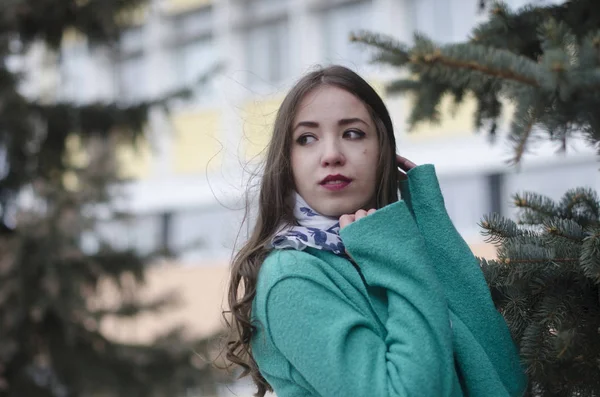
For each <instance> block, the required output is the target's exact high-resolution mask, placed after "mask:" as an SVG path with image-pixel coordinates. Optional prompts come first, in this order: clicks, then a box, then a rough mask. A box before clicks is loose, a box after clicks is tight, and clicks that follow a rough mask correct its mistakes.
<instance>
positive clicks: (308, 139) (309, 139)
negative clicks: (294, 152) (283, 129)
mask: <svg viewBox="0 0 600 397" xmlns="http://www.w3.org/2000/svg"><path fill="white" fill-rule="evenodd" d="M316 139H317V138H315V137H314V136H312V135H302V136H301V137H299V138H298V139H296V142H297V143H298V144H299V145H301V146H304V145H308V144H309V143H311V142H313V141H315V140H316Z"/></svg>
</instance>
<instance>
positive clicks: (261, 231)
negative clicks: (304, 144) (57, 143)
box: [224, 66, 398, 397]
mask: <svg viewBox="0 0 600 397" xmlns="http://www.w3.org/2000/svg"><path fill="white" fill-rule="evenodd" d="M321 85H332V86H336V87H339V88H342V89H344V90H346V91H348V92H349V93H351V94H353V95H355V96H356V97H357V98H359V99H360V100H361V101H362V102H363V103H364V105H365V106H366V107H367V109H368V111H369V113H370V115H371V117H372V119H373V122H374V123H375V126H376V127H377V136H378V140H379V163H378V167H377V180H378V181H379V184H378V187H377V192H376V203H377V208H381V207H383V206H385V205H387V204H390V203H393V202H395V201H397V200H398V180H397V178H398V169H397V166H396V157H395V154H396V140H395V138H394V128H393V126H392V121H391V119H390V116H389V113H388V111H387V109H386V107H385V104H384V103H383V100H382V99H381V98H380V97H379V95H377V93H376V92H375V90H374V89H373V88H372V87H371V86H370V85H369V84H368V83H367V82H366V81H365V80H363V79H362V78H361V77H360V76H359V75H357V74H356V73H354V72H353V71H351V70H350V69H347V68H345V67H343V66H329V67H326V68H321V69H319V70H316V71H314V72H311V73H309V74H307V75H305V76H304V77H302V78H301V79H300V80H299V81H298V82H297V83H296V85H294V87H293V88H292V89H291V90H290V92H289V93H288V94H287V96H286V97H285V99H284V100H283V103H282V104H281V107H280V108H279V111H278V112H277V117H276V118H275V125H274V128H273V135H272V137H271V141H270V142H269V145H268V147H267V153H266V161H265V163H264V169H263V174H262V178H261V184H260V191H259V196H258V216H257V218H256V223H255V225H254V228H253V230H252V233H251V235H250V238H249V239H248V241H247V242H246V243H245V244H244V245H243V247H242V248H241V249H240V250H239V251H238V253H237V254H236V256H235V257H234V258H233V261H232V266H231V277H230V281H229V292H228V303H229V308H230V312H224V314H225V313H231V316H230V318H229V320H227V318H226V321H227V324H228V326H229V330H230V336H229V339H228V342H227V348H226V358H227V360H229V361H230V362H231V363H233V364H237V365H239V366H241V367H242V368H243V371H242V374H241V376H240V377H244V376H246V375H248V374H250V375H251V376H252V380H253V381H254V383H255V384H256V386H257V388H258V391H257V393H256V394H255V396H257V397H263V396H264V395H265V393H266V392H267V391H272V388H271V386H270V385H269V383H268V382H267V380H266V379H265V378H263V376H262V375H261V374H260V372H259V370H258V366H257V364H256V361H255V360H254V358H253V357H252V348H251V346H250V341H251V339H252V335H253V333H254V330H255V326H254V325H253V324H252V319H251V315H252V313H251V311H252V301H253V299H254V296H255V293H256V283H257V278H258V272H259V270H260V267H261V264H262V262H263V260H264V259H265V257H266V256H267V254H268V253H269V251H270V249H269V247H268V244H269V242H270V241H271V239H272V238H273V235H274V234H275V232H276V231H277V230H278V228H279V227H280V225H281V224H282V223H283V222H288V223H293V222H294V217H293V208H291V206H290V205H289V202H288V200H287V198H288V197H289V196H290V193H291V192H292V190H293V189H294V182H293V181H294V178H293V174H292V167H291V165H290V154H291V143H292V142H291V141H292V136H291V131H292V123H293V121H294V117H295V115H296V112H297V109H298V106H299V104H300V102H301V101H302V99H303V98H304V96H305V95H306V94H307V93H309V92H310V91H311V90H313V89H315V88H316V87H319V86H321ZM248 210H249V207H247V208H246V218H245V219H247V215H248Z"/></svg>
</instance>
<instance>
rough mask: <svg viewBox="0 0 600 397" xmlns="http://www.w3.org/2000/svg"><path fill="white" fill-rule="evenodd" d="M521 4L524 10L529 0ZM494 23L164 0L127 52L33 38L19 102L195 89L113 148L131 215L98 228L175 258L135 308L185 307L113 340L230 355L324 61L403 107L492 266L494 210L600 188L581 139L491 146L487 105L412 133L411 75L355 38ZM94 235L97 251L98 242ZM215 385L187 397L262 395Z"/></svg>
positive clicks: (132, 319) (406, 4)
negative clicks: (269, 184) (278, 187)
mask: <svg viewBox="0 0 600 397" xmlns="http://www.w3.org/2000/svg"><path fill="white" fill-rule="evenodd" d="M5 1H8V0H5ZM83 3H85V2H83ZM507 3H508V4H509V5H510V6H511V7H513V8H514V7H520V6H522V5H524V4H525V3H527V2H526V1H523V0H510V1H508V2H507ZM485 18H487V14H486V13H484V12H481V10H480V7H479V1H476V0H149V1H148V2H145V3H141V4H139V5H138V6H136V8H135V10H134V11H133V12H129V13H128V14H127V15H126V17H125V18H124V19H123V20H122V21H121V22H120V25H119V26H121V27H122V29H123V33H122V35H121V36H120V38H119V39H118V41H117V42H116V43H115V45H114V47H115V48H116V50H115V48H112V47H111V49H110V50H108V49H107V48H106V47H105V46H103V45H97V44H95V43H93V42H91V41H90V40H89V38H88V37H86V35H84V34H82V33H81V32H77V31H76V30H68V29H67V30H65V31H64V32H63V34H62V35H61V39H60V42H59V45H58V47H57V49H56V50H53V49H51V48H49V46H48V45H47V44H45V43H43V42H42V41H40V42H35V41H33V42H32V43H33V44H31V45H30V46H29V47H28V48H27V51H25V52H23V53H21V54H19V55H18V56H12V57H8V58H6V59H5V62H6V64H7V65H8V66H7V67H8V68H9V70H12V71H19V73H22V74H23V75H24V77H23V79H22V81H21V83H20V86H19V92H20V93H21V94H22V95H23V96H24V97H27V98H34V99H35V100H36V101H39V102H40V103H44V104H51V103H63V102H68V103H70V104H73V105H74V106H78V105H81V106H87V105H90V104H95V103H112V102H117V103H121V104H124V105H127V104H134V103H139V102H148V101H150V102H151V101H154V100H156V99H157V98H161V97H164V96H165V95H168V94H169V93H171V92H174V91H177V90H179V89H181V88H188V89H189V90H190V92H189V94H191V95H190V96H189V97H188V98H187V99H179V98H176V99H174V100H173V101H171V103H170V107H169V110H168V111H167V110H166V109H165V108H163V107H161V106H150V107H148V118H147V120H144V122H143V128H142V129H143V131H144V134H143V136H141V137H139V138H138V139H136V140H124V141H119V142H118V143H116V144H115V145H114V146H113V147H112V148H113V149H114V150H112V151H111V156H114V159H115V161H116V164H117V174H118V175H119V177H120V178H124V179H125V181H126V182H125V183H124V184H123V189H122V191H121V195H120V196H119V198H118V199H115V200H116V201H115V202H116V203H118V208H119V211H123V212H127V213H128V216H127V218H126V219H122V218H106V219H105V218H102V217H100V218H99V219H98V221H97V222H96V223H95V226H94V231H95V233H96V234H97V235H99V236H102V239H103V241H105V242H107V243H109V244H112V245H113V246H114V247H117V248H119V249H121V250H129V251H132V252H135V253H137V254H139V255H150V254H151V253H155V252H157V251H161V252H162V251H166V252H168V255H160V256H157V257H155V258H154V259H153V260H150V261H147V262H145V265H144V266H145V267H144V273H145V284H143V286H142V287H140V288H138V289H136V297H137V298H136V299H142V300H144V299H145V300H152V299H153V297H156V296H161V295H163V294H165V293H168V292H169V291H175V292H176V293H177V295H178V303H177V304H176V305H174V306H173V307H170V308H168V309H165V310H161V311H159V312H149V313H145V312H144V313H137V315H136V316H129V317H127V316H125V317H123V316H118V315H114V316H108V317H106V318H103V319H102V320H101V321H99V322H98V325H97V329H98V332H99V334H101V335H103V336H104V337H106V338H107V340H110V341H114V342H115V343H119V344H123V345H132V346H133V345H135V346H143V345H152V344H154V343H155V340H156V338H157V337H159V336H160V335H162V334H163V333H164V332H166V331H167V330H168V329H169V328H171V327H173V326H180V331H181V332H180V335H179V337H180V338H183V339H186V338H187V339H200V340H205V341H206V340H209V341H210V343H209V345H210V346H211V347H209V348H208V349H207V353H206V354H205V355H197V356H196V360H198V359H199V360H200V363H197V362H196V363H195V366H196V368H204V367H205V366H206V365H207V363H208V362H209V361H210V360H211V359H214V358H216V357H217V355H218V348H219V343H220V342H222V339H221V335H222V334H221V333H222V331H223V330H224V321H223V318H222V315H221V311H222V310H223V309H224V307H225V288H226V284H227V279H228V264H229V260H230V258H231V256H232V253H233V252H234V250H235V248H236V247H239V246H240V244H241V243H243V241H244V239H245V236H246V235H247V232H248V227H249V225H244V227H242V219H243V215H244V211H243V209H244V205H245V200H244V199H245V196H244V194H245V192H246V190H247V189H248V188H255V187H256V186H255V185H256V182H257V179H256V178H253V175H254V173H255V172H256V170H257V166H258V165H259V164H260V161H261V159H262V153H263V152H262V150H263V149H264V147H265V145H266V143H267V142H268V139H269V136H270V133H271V124H272V122H273V120H274V116H275V113H276V110H277V108H278V106H279V104H280V102H281V100H282V99H283V96H284V95H285V93H286V92H287V90H288V89H289V88H290V87H291V85H292V84H293V83H294V82H295V81H296V80H297V79H298V78H299V77H300V76H301V75H302V74H304V73H306V72H308V71H310V70H311V68H313V67H314V66H315V65H328V64H333V63H335V64H342V65H345V66H348V67H350V68H352V69H353V70H355V71H357V72H358V73H359V74H361V75H362V76H363V77H365V78H366V79H367V80H368V81H369V82H370V83H371V84H372V85H373V86H374V87H376V88H377V90H378V91H379V92H380V93H381V95H382V96H383V97H384V100H385V101H386V103H387V104H388V107H389V110H390V112H391V116H392V119H393V121H394V124H395V128H396V139H397V143H398V149H399V152H400V153H401V154H402V155H404V156H406V157H408V158H409V159H411V160H413V161H414V162H416V163H418V164H422V163H433V164H435V166H436V169H437V172H438V175H439V177H440V180H441V186H442V190H443V192H444V195H445V200H446V205H447V208H448V212H449V213H450V216H451V218H452V219H453V221H454V223H455V225H456V227H457V228H458V230H459V232H460V233H461V234H462V235H463V237H464V238H465V239H466V241H467V242H468V243H469V245H470V246H471V247H472V249H473V251H474V252H475V254H476V255H478V256H482V257H488V258H492V257H494V254H495V250H494V247H492V246H491V245H489V244H486V243H484V241H483V238H482V237H481V235H480V227H479V225H478V224H479V222H480V221H481V219H482V216H483V215H484V214H487V213H490V212H497V213H500V214H502V215H504V216H511V215H512V214H513V213H514V208H513V206H512V202H511V195H512V194H514V193H516V192H520V191H523V190H535V191H537V192H538V193H542V194H546V195H548V196H549V197H552V198H559V197H560V196H562V194H563V193H564V192H565V191H566V190H567V189H569V188H572V187H577V186H589V187H592V188H595V189H600V179H599V178H598V174H597V169H598V163H597V158H596V157H595V155H594V151H593V149H592V148H589V147H586V145H585V144H583V143H582V142H579V141H577V140H572V141H571V142H570V143H569V148H568V150H567V152H566V153H558V152H557V150H556V147H555V146H553V145H550V144H548V145H545V144H540V145H539V146H538V148H537V149H536V152H535V153H532V154H530V155H528V156H526V157H525V159H524V160H523V161H522V162H521V164H520V165H519V166H518V167H517V166H508V165H507V163H506V161H507V160H508V159H509V158H510V156H511V149H510V148H509V147H508V146H507V145H506V143H505V142H504V140H503V136H504V135H505V131H506V125H501V126H500V127H499V129H498V134H497V139H496V141H495V142H491V141H490V139H489V136H487V135H486V134H482V133H478V132H477V131H476V128H475V126H474V125H473V117H472V113H473V111H474V107H475V102H474V101H471V102H470V101H469V100H468V99H467V100H466V101H465V103H464V105H463V106H461V107H459V108H458V109H455V108H454V107H453V106H452V104H451V103H450V102H448V103H447V104H443V106H442V114H441V119H442V121H441V122H440V123H437V124H420V125H418V126H417V127H416V128H415V129H414V130H412V131H408V129H407V122H406V120H407V117H408V115H409V112H410V108H411V106H412V102H411V98H410V97H407V96H390V95H387V94H386V93H385V91H384V86H385V84H386V83H387V82H389V81H391V80H392V79H394V78H397V77H398V73H399V72H398V71H397V70H392V69H389V68H386V67H384V66H381V65H374V64H370V63H369V59H370V57H369V49H368V48H366V47H364V46H361V45H360V44H356V43H352V42H351V41H350V40H349V37H350V34H351V32H355V31H357V30H361V29H367V30H372V31H377V32H379V33H385V34H389V35H392V36H394V37H396V38H398V40H400V41H403V42H407V43H410V42H411V40H412V37H413V36H412V35H413V33H414V32H415V31H421V32H423V33H425V34H427V35H428V36H429V37H430V38H431V39H433V40H434V41H436V42H440V43H446V42H457V41H464V40H466V39H467V38H468V35H469V33H470V32H471V30H472V28H473V27H474V26H475V25H476V24H477V23H479V22H482V21H483V20H485ZM507 122H508V121H507ZM66 142H67V147H68V148H70V149H69V150H70V151H71V154H73V153H75V154H77V153H78V151H80V150H81V149H80V148H79V146H78V145H79V143H78V141H77V139H68V140H67V141H66ZM66 181H67V182H65V183H66V185H67V187H68V185H69V182H68V181H69V179H68V178H67V179H66ZM72 189H75V190H77V188H72ZM27 197H29V196H20V199H19V200H20V201H19V202H20V203H24V202H28V201H27V200H28V198H27ZM29 199H31V197H29ZM9 215H10V214H8V212H7V214H5V223H6V225H7V227H8V228H10V229H15V230H18V229H19V223H18V222H17V221H16V219H17V218H15V217H14V216H13V217H11V216H9ZM86 236H87V235H86ZM80 237H82V238H81V239H80V244H81V246H82V247H84V248H85V247H88V248H89V247H93V246H94V244H97V242H96V243H95V242H94V240H93V239H90V238H87V237H85V236H80ZM89 250H90V252H92V251H93V252H96V251H94V248H89ZM84 251H85V249H84ZM22 288H28V285H23V286H22ZM98 293H99V294H100V295H102V296H103V297H104V298H103V299H105V300H107V301H112V300H114V298H115V297H120V296H121V295H119V294H117V293H116V292H114V291H113V290H112V289H110V288H104V289H102V288H101V289H100V290H99V292H98ZM140 297H141V298H140ZM36 357H37V356H36ZM74 357H77V356H76V355H75V356H74ZM5 362H6V363H8V362H10V360H9V359H8V358H6V360H5ZM6 365H8V364H5V366H6ZM0 368H2V367H0ZM1 373H2V372H0V374H1ZM213 375H214V374H213ZM213 375H211V376H212V377H211V378H210V379H211V380H210V382H213V383H211V384H214V387H212V386H211V387H201V386H194V387H191V386H190V387H188V388H186V392H185V394H182V395H185V396H188V397H192V396H194V397H195V396H209V395H210V396H232V395H236V396H244V397H245V396H250V395H252V392H253V388H252V387H251V386H250V385H249V384H248V383H247V381H246V380H243V381H235V380H233V378H232V377H231V375H214V376H213ZM6 376H7V375H6ZM1 379H2V377H1V376H0V380H1ZM6 379H8V378H6ZM149 381H150V383H151V379H149ZM207 382H208V381H207ZM42 383H43V382H42ZM40 387H41V386H40ZM1 388H2V382H0V389H1ZM9 389H10V387H8V386H5V390H9ZM7 395H11V396H13V395H14V396H17V395H19V394H14V392H13V394H7ZM37 395H38V394H35V393H34V394H31V396H37ZM39 395H45V394H39ZM47 395H52V394H47ZM54 395H60V393H58V394H54ZM63 395H65V396H66V395H70V394H69V393H67V394H63ZM71 395H76V394H75V393H71ZM77 395H79V394H77ZM81 395H86V394H81ZM102 395H105V396H112V395H120V394H118V393H116V392H115V393H110V391H108V392H104V394H102ZM23 397H29V395H27V396H25V395H23Z"/></svg>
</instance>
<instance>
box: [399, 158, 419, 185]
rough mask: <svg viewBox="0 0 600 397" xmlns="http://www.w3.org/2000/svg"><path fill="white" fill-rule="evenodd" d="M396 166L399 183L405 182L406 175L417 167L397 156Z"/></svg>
mask: <svg viewBox="0 0 600 397" xmlns="http://www.w3.org/2000/svg"><path fill="white" fill-rule="evenodd" d="M396 164H397V165H398V168H399V170H398V179H399V180H401V181H403V180H406V178H407V176H406V173H407V172H408V171H410V170H412V169H413V168H415V167H416V166H417V165H416V164H415V163H413V162H412V161H410V160H409V159H407V158H406V157H402V156H400V155H399V154H397V155H396Z"/></svg>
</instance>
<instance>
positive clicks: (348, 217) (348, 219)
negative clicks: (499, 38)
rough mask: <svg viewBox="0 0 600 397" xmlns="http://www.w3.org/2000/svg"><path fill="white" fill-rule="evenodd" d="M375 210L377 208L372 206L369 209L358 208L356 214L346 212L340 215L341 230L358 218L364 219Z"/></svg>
mask: <svg viewBox="0 0 600 397" xmlns="http://www.w3.org/2000/svg"><path fill="white" fill-rule="evenodd" d="M375 211H376V210H375V208H371V209H370V210H369V211H365V210H358V211H356V213H355V214H345V215H342V216H340V230H342V229H343V228H345V227H346V226H348V225H349V224H351V223H352V222H356V221H357V220H359V219H362V218H364V217H365V216H367V215H371V214H373V213H374V212H375Z"/></svg>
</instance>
